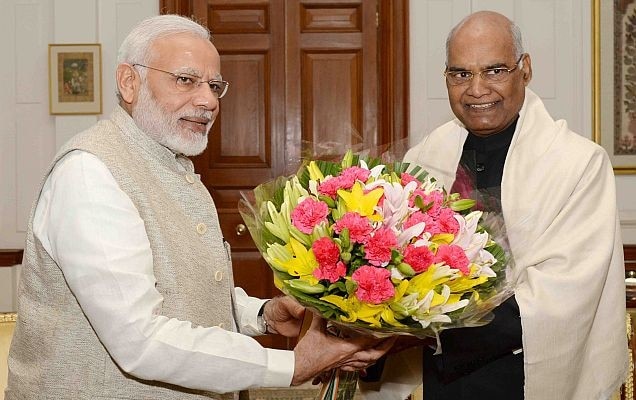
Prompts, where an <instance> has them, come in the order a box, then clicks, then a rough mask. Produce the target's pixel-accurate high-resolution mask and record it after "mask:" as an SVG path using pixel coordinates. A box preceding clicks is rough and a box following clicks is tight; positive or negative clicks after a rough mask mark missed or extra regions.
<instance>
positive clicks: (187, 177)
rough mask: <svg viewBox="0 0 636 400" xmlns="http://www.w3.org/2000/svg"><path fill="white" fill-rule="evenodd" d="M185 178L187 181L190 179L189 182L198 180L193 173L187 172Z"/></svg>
mask: <svg viewBox="0 0 636 400" xmlns="http://www.w3.org/2000/svg"><path fill="white" fill-rule="evenodd" d="M185 179H186V181H188V183H194V182H196V179H194V176H193V175H192V174H186V176H185Z"/></svg>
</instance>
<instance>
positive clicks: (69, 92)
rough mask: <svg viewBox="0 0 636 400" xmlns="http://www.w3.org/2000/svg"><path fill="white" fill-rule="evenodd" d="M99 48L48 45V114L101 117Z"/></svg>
mask: <svg viewBox="0 0 636 400" xmlns="http://www.w3.org/2000/svg"><path fill="white" fill-rule="evenodd" d="M101 58H102V56H101V45H100V44H98V43H96V44H49V111H50V113H51V114H101V113H102V68H101V62H102V60H101Z"/></svg>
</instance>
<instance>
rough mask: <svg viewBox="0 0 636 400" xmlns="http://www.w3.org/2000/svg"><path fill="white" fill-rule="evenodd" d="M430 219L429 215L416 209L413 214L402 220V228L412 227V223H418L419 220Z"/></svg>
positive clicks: (425, 220)
mask: <svg viewBox="0 0 636 400" xmlns="http://www.w3.org/2000/svg"><path fill="white" fill-rule="evenodd" d="M430 220H431V219H430V217H429V216H427V215H426V214H424V213H423V212H421V211H416V212H414V213H413V214H411V215H409V217H408V218H407V219H406V221H405V222H404V226H403V228H404V229H408V228H410V227H412V226H413V225H417V224H419V223H420V222H427V221H430Z"/></svg>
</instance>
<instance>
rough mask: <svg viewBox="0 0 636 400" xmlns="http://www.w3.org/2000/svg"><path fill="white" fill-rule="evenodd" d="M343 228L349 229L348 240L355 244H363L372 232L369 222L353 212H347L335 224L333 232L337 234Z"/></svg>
mask: <svg viewBox="0 0 636 400" xmlns="http://www.w3.org/2000/svg"><path fill="white" fill-rule="evenodd" d="M345 228H347V229H349V239H350V240H351V241H352V242H357V243H365V242H366V241H367V239H368V238H369V235H370V234H371V232H372V231H373V227H372V226H371V221H369V219H367V218H365V217H363V216H361V215H360V214H358V213H355V212H348V213H346V214H345V215H343V216H342V218H340V219H339V220H338V222H336V224H335V225H334V227H333V230H334V231H335V232H336V233H338V234H339V233H340V232H342V230H343V229H345Z"/></svg>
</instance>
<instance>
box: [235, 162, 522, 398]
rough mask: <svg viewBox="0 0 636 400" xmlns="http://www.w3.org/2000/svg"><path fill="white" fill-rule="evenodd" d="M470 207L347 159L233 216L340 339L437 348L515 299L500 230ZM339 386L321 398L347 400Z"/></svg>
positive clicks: (420, 177)
mask: <svg viewBox="0 0 636 400" xmlns="http://www.w3.org/2000/svg"><path fill="white" fill-rule="evenodd" d="M475 203H476V202H475V200H474V199H467V198H461V197H460V195H459V194H457V193H447V192H446V191H445V189H444V188H443V187H441V186H440V185H439V184H438V183H437V182H436V181H435V179H434V178H433V177H431V176H430V175H429V174H428V173H427V171H425V170H423V169H422V168H420V167H419V166H416V165H409V164H407V163H402V162H391V163H388V162H387V163H385V162H383V161H382V160H381V159H380V158H372V157H362V156H359V155H355V154H353V153H352V152H351V151H349V152H347V153H346V155H345V156H344V157H343V158H342V160H341V161H340V162H333V161H323V160H312V161H309V162H305V163H303V165H302V166H301V168H300V169H299V171H298V172H297V173H296V174H295V175H292V176H289V177H279V178H278V179H276V180H274V181H272V182H268V183H264V184H262V185H260V186H258V187H257V188H256V189H255V190H254V191H253V192H252V193H251V194H250V195H249V196H248V195H245V194H244V198H243V199H242V200H241V204H240V206H239V210H240V212H241V214H242V216H243V219H244V220H245V222H246V224H247V226H248V228H249V230H250V233H251V235H252V237H253V239H254V242H255V243H256V246H257V247H258V249H259V250H260V252H261V253H262V255H263V257H264V259H265V260H266V261H267V263H268V264H269V265H270V266H271V268H272V270H273V273H274V281H275V284H276V286H277V287H278V288H279V289H280V290H281V291H282V292H284V293H285V294H287V295H290V296H293V297H294V298H296V299H297V300H298V301H299V302H300V303H301V304H303V305H305V306H306V307H309V308H311V309H313V310H314V311H315V312H317V313H319V314H320V315H321V316H322V317H324V318H326V319H328V320H330V321H331V322H332V323H333V324H335V325H336V326H338V327H341V328H345V329H347V330H354V331H357V332H362V333H366V334H373V335H375V336H381V335H395V334H407V335H415V336H418V337H421V338H423V337H437V338H439V336H438V334H439V332H440V331H441V330H443V329H449V328H457V327H464V326H477V325H483V324H485V323H487V322H488V317H489V312H490V311H491V310H492V309H493V308H494V307H496V306H497V305H499V304H500V303H501V302H503V301H504V300H505V299H506V298H507V297H509V296H510V295H511V294H512V290H511V287H510V285H509V284H508V282H507V280H506V279H505V269H506V266H507V265H508V262H509V260H508V253H507V252H506V251H505V247H504V245H503V243H504V240H503V236H499V235H500V234H501V232H499V231H498V230H499V229H500V227H501V226H503V225H502V224H501V223H498V222H500V221H497V217H498V216H497V215H495V214H492V213H485V212H483V211H479V210H474V209H473V208H474V206H475ZM496 222H497V223H496ZM438 343H439V341H438ZM338 378H339V377H338V376H335V377H334V379H332V381H331V382H330V384H327V385H324V388H323V389H324V390H323V394H322V398H343V399H344V398H352V397H353V396H352V393H351V392H349V393H348V394H338V393H343V391H342V390H338V388H337V387H334V385H337V384H338ZM344 380H345V381H349V383H351V381H353V391H355V377H354V379H351V377H349V378H347V379H344ZM345 386H346V385H345ZM349 387H351V384H349ZM344 392H346V391H344Z"/></svg>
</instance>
